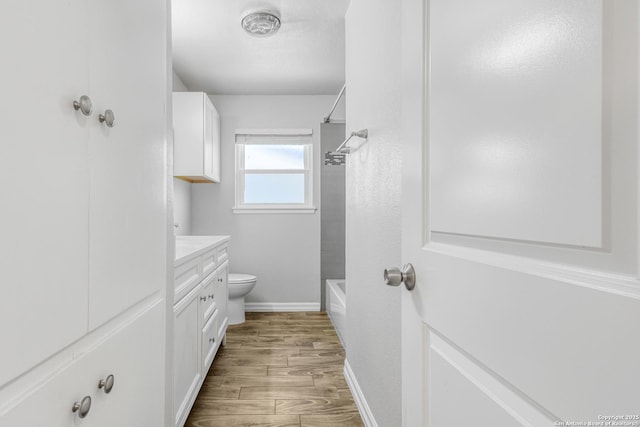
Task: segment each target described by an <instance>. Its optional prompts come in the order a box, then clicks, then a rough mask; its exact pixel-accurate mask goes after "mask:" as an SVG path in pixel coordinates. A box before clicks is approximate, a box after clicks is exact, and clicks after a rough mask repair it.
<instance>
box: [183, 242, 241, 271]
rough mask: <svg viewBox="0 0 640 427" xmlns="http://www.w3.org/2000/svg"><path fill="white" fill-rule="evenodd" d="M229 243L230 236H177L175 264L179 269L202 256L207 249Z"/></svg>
mask: <svg viewBox="0 0 640 427" xmlns="http://www.w3.org/2000/svg"><path fill="white" fill-rule="evenodd" d="M227 241H229V236H176V259H175V262H174V263H173V265H174V267H177V266H179V265H181V264H184V263H185V262H187V261H189V260H190V259H193V258H195V257H197V256H198V255H201V254H202V253H203V252H205V251H206V250H207V249H210V248H212V247H215V246H218V245H219V244H221V243H224V242H227Z"/></svg>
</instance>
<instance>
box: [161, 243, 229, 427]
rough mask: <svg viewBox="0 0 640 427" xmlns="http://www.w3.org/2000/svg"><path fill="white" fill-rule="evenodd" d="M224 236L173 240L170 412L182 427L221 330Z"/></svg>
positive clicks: (224, 297)
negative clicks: (171, 403)
mask: <svg viewBox="0 0 640 427" xmlns="http://www.w3.org/2000/svg"><path fill="white" fill-rule="evenodd" d="M228 245H229V237H228V236H178V237H176V262H175V273H174V287H175V292H174V306H173V315H174V348H173V365H174V369H173V372H174V378H173V397H174V399H173V409H174V413H175V425H176V426H178V427H181V426H183V425H184V423H185V421H186V419H187V417H188V415H189V412H190V411H191V407H192V406H193V403H194V401H195V399H196V397H197V395H198V392H199V391H200V387H201V386H202V383H203V381H204V378H205V377H206V375H207V372H208V371H209V369H210V368H211V364H212V363H213V360H214V358H215V355H216V353H217V351H218V349H219V348H220V345H222V344H223V343H224V339H225V335H226V332H227V325H228V324H229V318H228V311H227V305H228V298H229V291H228V287H227V278H228V271H229V261H228V255H227V250H228Z"/></svg>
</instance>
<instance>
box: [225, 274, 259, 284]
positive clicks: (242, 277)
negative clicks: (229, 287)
mask: <svg viewBox="0 0 640 427" xmlns="http://www.w3.org/2000/svg"><path fill="white" fill-rule="evenodd" d="M255 281H256V276H252V275H251V274H238V273H229V282H228V283H229V284H236V285H239V284H242V283H251V282H255Z"/></svg>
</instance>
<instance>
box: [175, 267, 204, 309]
mask: <svg viewBox="0 0 640 427" xmlns="http://www.w3.org/2000/svg"><path fill="white" fill-rule="evenodd" d="M201 277H202V262H201V260H200V258H196V259H193V260H191V261H188V262H186V263H184V264H182V265H179V266H178V267H176V268H175V270H174V272H173V288H174V290H175V292H174V298H173V302H174V303H175V302H177V301H179V300H180V299H181V298H182V297H184V296H185V295H187V294H188V293H189V291H190V290H191V289H193V288H195V286H196V285H197V284H198V282H200V278H201Z"/></svg>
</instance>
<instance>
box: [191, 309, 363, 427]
mask: <svg viewBox="0 0 640 427" xmlns="http://www.w3.org/2000/svg"><path fill="white" fill-rule="evenodd" d="M344 357H345V353H344V349H343V348H342V346H341V345H340V341H339V340H338V337H337V335H336V333H335V330H334V329H333V326H332V325H331V321H330V320H329V318H328V317H327V315H326V313H319V312H305V313H247V321H246V322H245V323H243V324H241V325H233V326H229V329H228V330H227V345H226V346H225V347H221V349H220V350H219V351H218V355H217V356H216V359H215V361H214V362H213V366H212V367H211V370H210V371H209V373H208V375H207V378H206V379H205V382H204V384H203V386H202V389H201V390H200V394H199V395H198V399H197V400H196V402H195V404H194V406H193V410H192V411H191V414H190V415H189V418H188V419H187V422H186V424H185V426H186V427H214V426H224V427H236V426H251V427H289V426H297V427H303V426H304V427H316V426H317V427H328V426H331V427H356V426H357V427H361V426H364V424H363V422H362V419H361V418H360V414H359V413H358V409H357V408H356V405H355V403H354V402H353V397H352V396H351V392H350V390H349V387H348V386H347V383H346V381H345V379H344V375H343V367H344Z"/></svg>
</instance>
